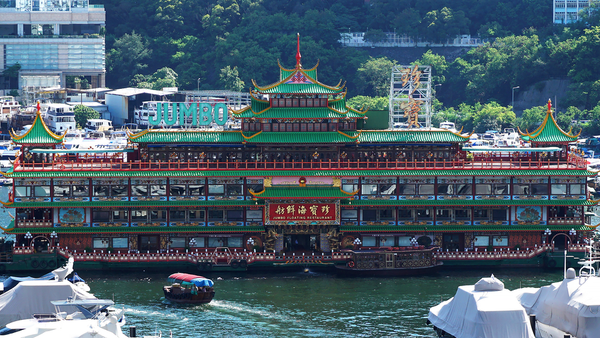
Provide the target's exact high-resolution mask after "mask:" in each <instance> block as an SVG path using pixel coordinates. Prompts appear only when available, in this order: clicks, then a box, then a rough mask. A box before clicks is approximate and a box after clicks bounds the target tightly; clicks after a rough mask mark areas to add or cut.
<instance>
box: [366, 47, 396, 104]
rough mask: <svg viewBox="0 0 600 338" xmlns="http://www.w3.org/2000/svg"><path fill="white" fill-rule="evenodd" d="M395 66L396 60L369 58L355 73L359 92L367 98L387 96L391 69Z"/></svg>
mask: <svg viewBox="0 0 600 338" xmlns="http://www.w3.org/2000/svg"><path fill="white" fill-rule="evenodd" d="M396 64H397V62H396V60H390V59H388V58H387V57H385V56H384V57H380V58H376V59H375V58H373V57H369V60H368V61H367V62H365V63H363V64H362V65H361V66H360V68H358V71H357V72H356V73H357V74H356V77H357V79H356V80H357V86H358V87H359V92H360V93H363V94H366V95H367V96H387V95H388V93H389V91H390V81H391V80H392V67H394V66H395V65H396Z"/></svg>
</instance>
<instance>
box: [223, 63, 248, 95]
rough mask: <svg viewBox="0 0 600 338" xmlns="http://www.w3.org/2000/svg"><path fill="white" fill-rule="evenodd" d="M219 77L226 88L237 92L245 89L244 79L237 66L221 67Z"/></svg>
mask: <svg viewBox="0 0 600 338" xmlns="http://www.w3.org/2000/svg"><path fill="white" fill-rule="evenodd" d="M219 79H220V83H221V85H222V86H223V88H225V89H228V90H232V91H235V92H241V91H242V90H243V89H244V81H242V80H241V79H240V77H239V73H238V69H237V67H233V68H231V67H230V66H226V67H225V68H223V69H221V74H219Z"/></svg>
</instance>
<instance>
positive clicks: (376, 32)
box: [364, 29, 387, 43]
mask: <svg viewBox="0 0 600 338" xmlns="http://www.w3.org/2000/svg"><path fill="white" fill-rule="evenodd" d="M364 39H365V41H367V42H371V43H377V42H382V41H385V40H386V39H387V34H385V33H384V32H383V31H382V30H381V29H369V30H368V31H367V32H366V33H365V36H364Z"/></svg>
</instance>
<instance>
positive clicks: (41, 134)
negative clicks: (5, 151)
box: [9, 111, 67, 144]
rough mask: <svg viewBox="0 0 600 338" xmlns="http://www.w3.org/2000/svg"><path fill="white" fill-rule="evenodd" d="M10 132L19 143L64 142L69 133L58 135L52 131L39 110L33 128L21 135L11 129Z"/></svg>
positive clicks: (15, 141) (14, 140) (13, 139)
mask: <svg viewBox="0 0 600 338" xmlns="http://www.w3.org/2000/svg"><path fill="white" fill-rule="evenodd" d="M9 133H10V136H11V137H12V141H13V142H14V143H17V144H58V143H62V141H63V138H64V137H65V135H66V134H67V133H66V132H65V133H64V134H63V135H62V136H58V135H56V134H54V133H53V132H52V131H50V129H48V127H47V126H46V124H45V123H44V120H43V119H42V116H41V115H40V112H39V111H38V112H37V113H36V116H35V119H34V120H33V123H32V124H31V128H29V130H28V131H27V132H26V133H25V134H23V135H20V136H19V135H17V134H15V133H12V132H10V131H9Z"/></svg>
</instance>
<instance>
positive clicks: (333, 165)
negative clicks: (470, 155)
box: [15, 156, 587, 171]
mask: <svg viewBox="0 0 600 338" xmlns="http://www.w3.org/2000/svg"><path fill="white" fill-rule="evenodd" d="M585 168H587V164H586V162H585V161H584V160H583V159H580V158H578V157H575V156H573V157H569V159H562V160H552V159H539V160H535V159H531V158H529V159H522V158H519V159H514V158H503V160H498V159H496V158H493V157H490V158H481V159H477V160H461V159H458V160H441V159H432V160H421V161H408V160H402V161H400V160H398V161H387V160H374V161H370V160H367V161H346V160H341V161H332V160H328V161H300V162H296V161H289V162H288V161H260V162H259V161H229V162H219V161H207V160H203V161H195V162H182V161H176V162H160V161H155V162H154V161H150V162H145V161H134V162H123V161H122V160H116V159H106V160H86V159H80V160H78V161H64V162H50V163H43V162H42V163H31V162H28V163H23V162H19V163H15V171H105V170H136V171H143V170H149V171H154V170H273V169H290V170H344V169H372V170H393V169H433V170H440V169H462V170H472V169H585Z"/></svg>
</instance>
